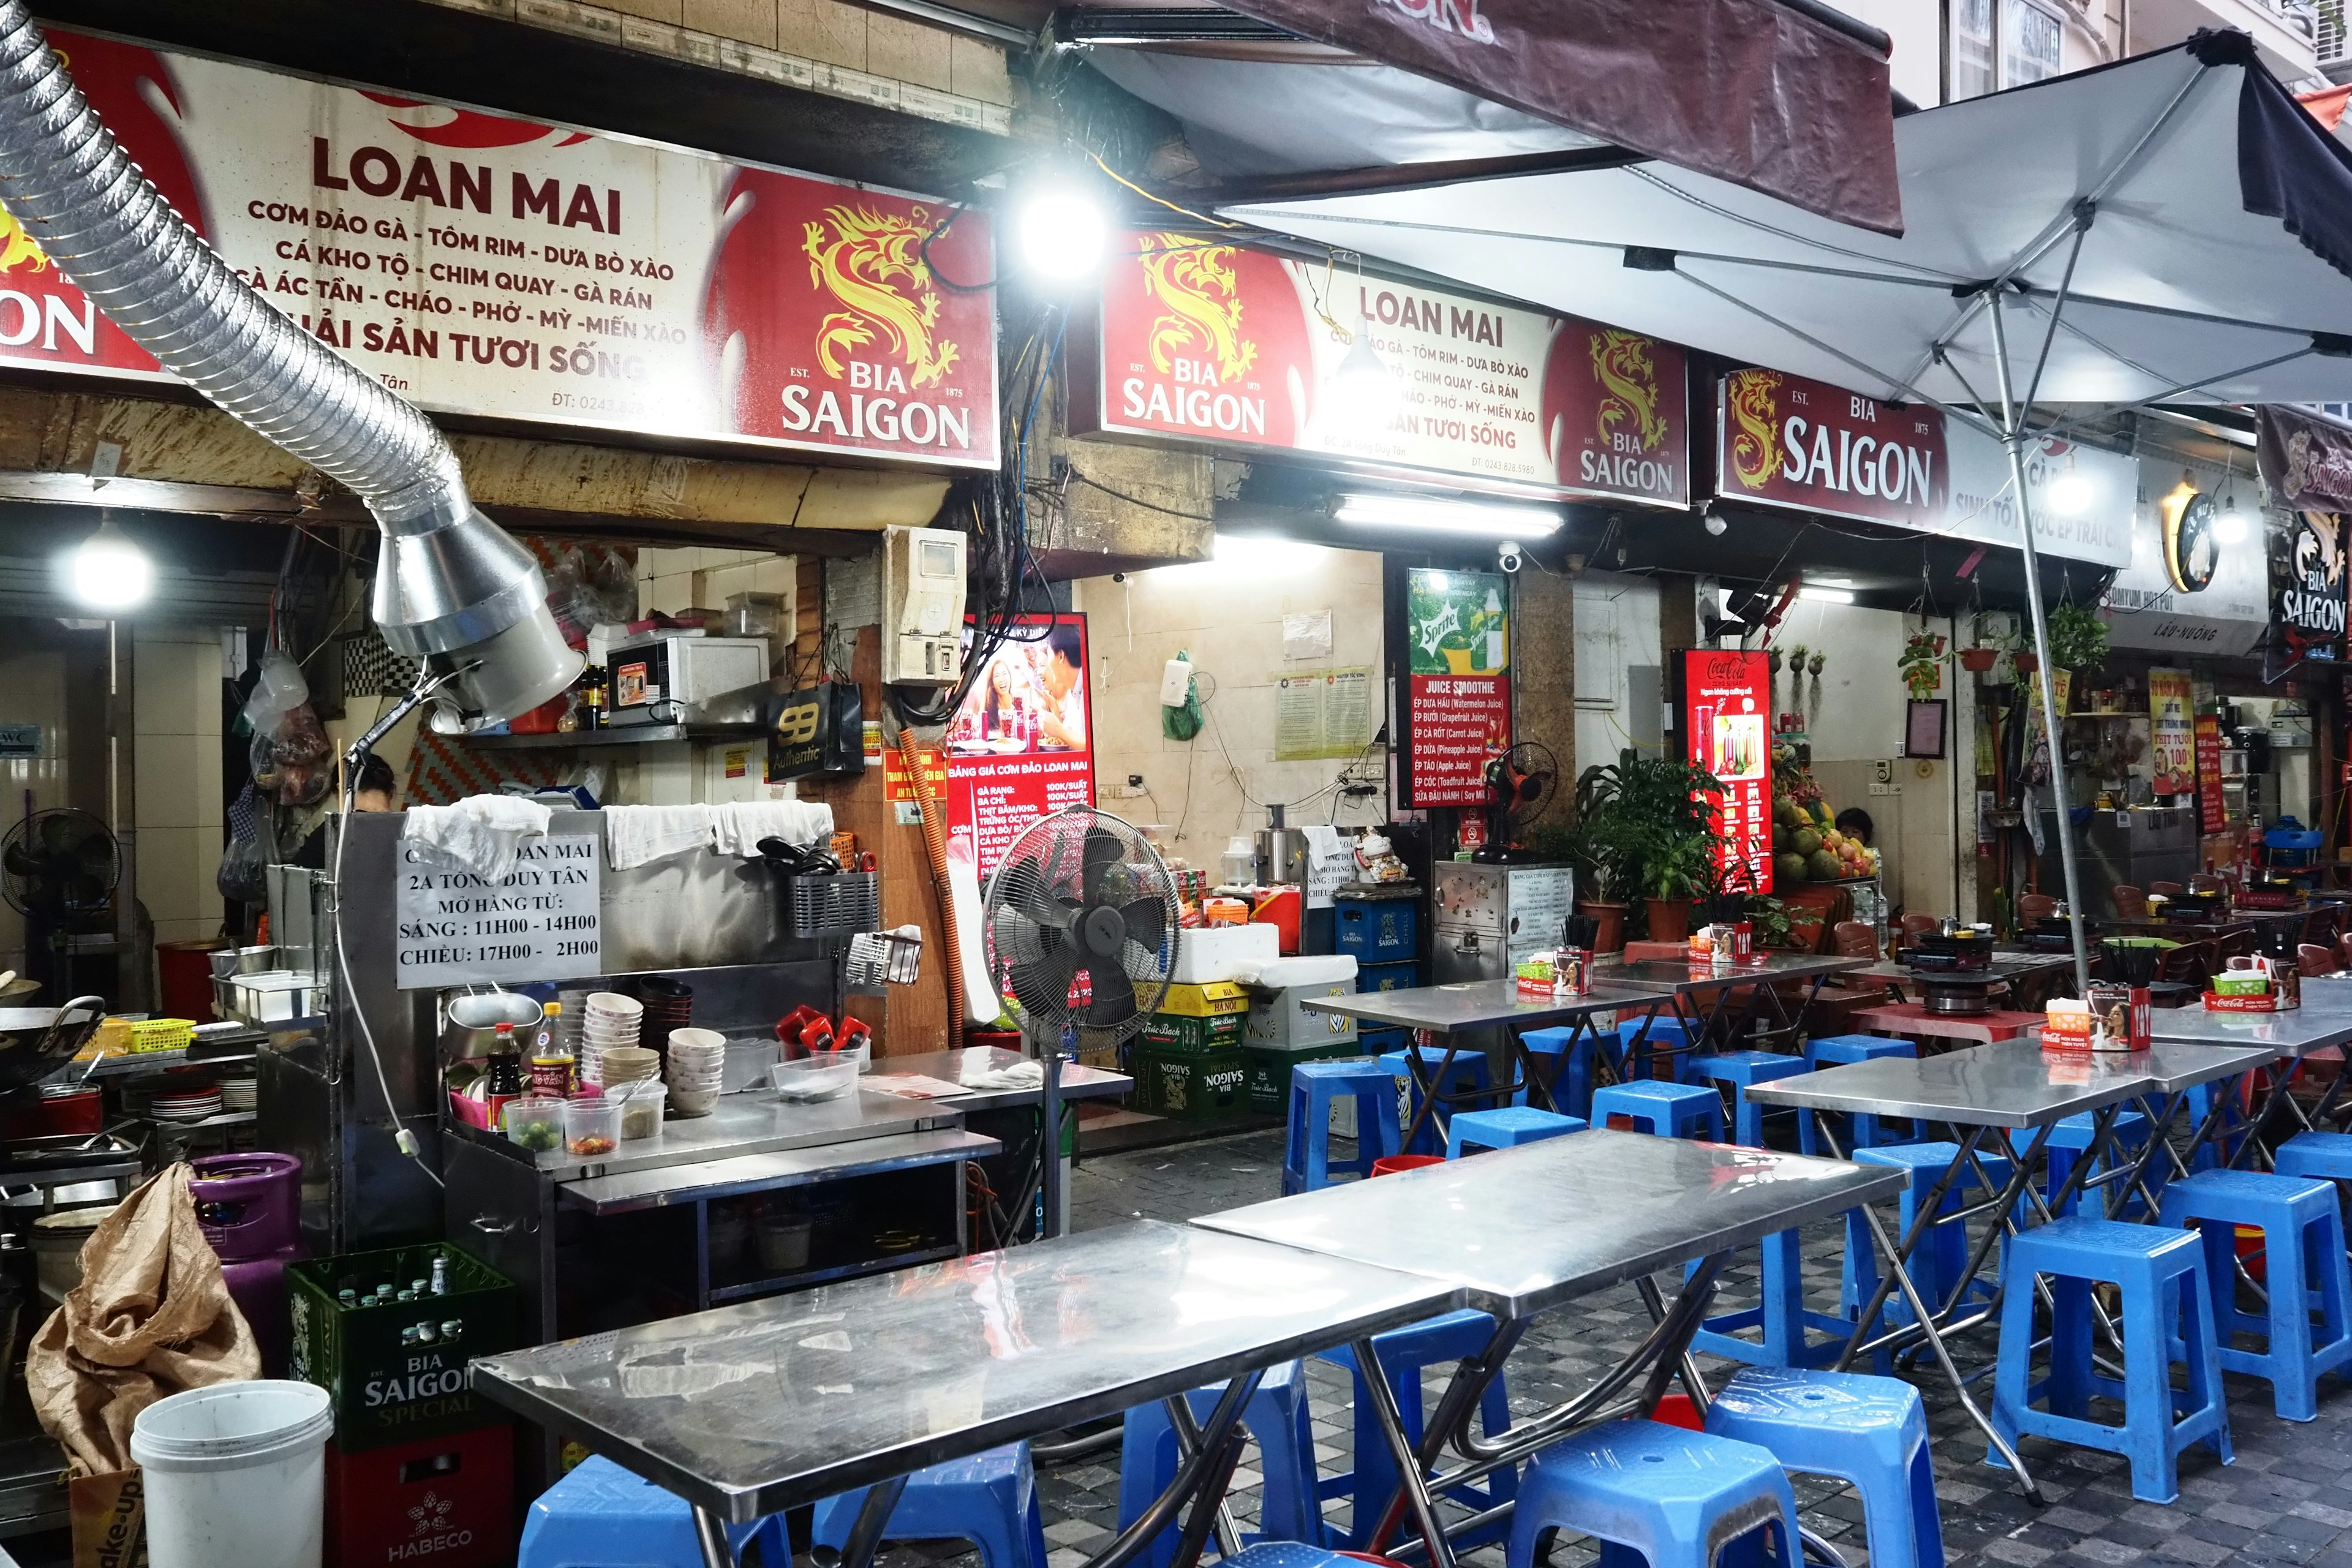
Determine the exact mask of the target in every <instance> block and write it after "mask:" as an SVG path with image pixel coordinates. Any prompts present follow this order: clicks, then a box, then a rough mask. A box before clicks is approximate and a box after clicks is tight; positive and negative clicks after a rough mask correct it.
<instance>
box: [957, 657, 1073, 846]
mask: <svg viewBox="0 0 2352 1568" xmlns="http://www.w3.org/2000/svg"><path fill="white" fill-rule="evenodd" d="M964 638H965V647H966V649H967V651H969V649H970V648H971V639H972V629H971V626H970V625H969V624H967V625H966V626H965V628H964ZM947 752H948V755H947V789H946V797H947V803H948V835H949V837H950V838H961V839H965V840H967V841H969V842H970V843H971V847H972V858H973V860H974V862H975V863H976V864H977V865H978V866H979V868H980V874H981V876H982V877H983V878H985V877H986V876H987V875H988V874H989V873H990V872H992V871H993V870H994V869H996V863H997V862H998V861H999V860H1001V859H1003V857H1004V852H1005V850H1007V849H1009V848H1011V847H1013V839H1014V838H1016V837H1019V836H1020V833H1021V830H1022V829H1023V828H1024V827H1026V826H1029V825H1030V824H1031V823H1033V822H1034V821H1036V820H1037V819H1038V818H1039V817H1041V816H1045V815H1047V814H1048V813H1051V812H1056V811H1059V810H1061V809H1062V808H1063V807H1064V806H1068V805H1093V804H1094V801H1095V763H1094V708H1093V703H1092V701H1091V700H1090V699H1089V697H1088V694H1087V618H1086V616H1081V615H1066V616H1044V615H1039V616H1021V617H1020V618H1019V620H1018V621H1017V622H1016V623H1015V624H1014V626H1013V632H1012V635H1011V636H1009V637H1006V638H1005V640H1004V642H1003V645H1002V646H1000V647H998V648H997V650H996V652H995V654H994V655H993V656H992V658H990V659H989V660H988V662H987V665H986V666H985V667H984V668H982V670H981V671H980V674H979V676H978V678H977V679H975V680H974V681H973V682H972V687H971V691H970V692H969V693H968V694H967V695H966V696H965V698H964V700H963V704H962V706H961V707H959V708H958V709H957V710H956V712H955V718H954V719H953V720H952V721H950V723H949V726H948V745H947Z"/></svg>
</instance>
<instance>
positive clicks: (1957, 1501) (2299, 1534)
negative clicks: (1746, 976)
mask: <svg viewBox="0 0 2352 1568" xmlns="http://www.w3.org/2000/svg"><path fill="white" fill-rule="evenodd" d="M1281 1164H1282V1145H1281V1137H1280V1134H1279V1133H1274V1132H1261V1133H1247V1134H1243V1135H1240V1136H1237V1137H1230V1138H1224V1139H1219V1140H1215V1141H1213V1142H1202V1143H1194V1144H1189V1145H1183V1146H1180V1147H1177V1148H1173V1149H1157V1150H1149V1151H1144V1152H1137V1153H1132V1154H1118V1155H1110V1156H1105V1157H1100V1158H1096V1159H1091V1160H1088V1161H1087V1163H1085V1164H1084V1165H1082V1166H1080V1167H1079V1170H1078V1173H1077V1175H1076V1180H1075V1181H1074V1183H1073V1184H1072V1189H1071V1201H1072V1205H1073V1223H1074V1225H1075V1226H1076V1227H1077V1228H1079V1229H1086V1228H1088V1227H1092V1226H1104V1225H1111V1224H1116V1223H1118V1221H1120V1220H1123V1219H1128V1218H1131V1217H1135V1216H1143V1217H1147V1218H1153V1219H1165V1220H1184V1219H1189V1218H1191V1217H1192V1216H1193V1215H1199V1214H1204V1213H1208V1212H1210V1211H1212V1210H1215V1209H1221V1208H1229V1207H1233V1206H1234V1205H1239V1204H1244V1203H1251V1202H1255V1201H1257V1200H1259V1199H1263V1198H1267V1197H1272V1196H1274V1195H1276V1193H1277V1192H1278V1190H1279V1183H1280V1173H1281ZM1842 1247H1843V1238H1842V1235H1841V1234H1840V1233H1839V1232H1837V1231H1835V1230H1834V1229H1830V1228H1824V1229H1823V1230H1822V1231H1821V1232H1820V1233H1819V1235H1817V1236H1809V1237H1808V1246H1807V1248H1806V1251H1807V1267H1808V1274H1809V1281H1810V1283H1811V1284H1812V1285H1813V1286H1814V1287H1815V1288H1816V1289H1822V1290H1824V1291H1826V1292H1828V1293H1830V1294H1832V1295H1833V1294H1834V1291H1835V1289H1836V1280H1837V1267H1838V1258H1839V1257H1840V1255H1841V1251H1842ZM1751 1258H1752V1255H1751ZM1753 1282H1754V1269H1753V1265H1752V1262H1751V1264H1750V1267H1749V1268H1748V1269H1747V1270H1746V1271H1744V1272H1743V1271H1741V1270H1738V1269H1735V1270H1733V1271H1732V1272H1731V1274H1730V1277H1729V1279H1728V1281H1727V1287H1726V1295H1727V1299H1728V1300H1732V1301H1734V1302H1737V1301H1738V1299H1739V1298H1740V1294H1741V1291H1742V1289H1743V1287H1745V1288H1748V1289H1752V1287H1753ZM1659 1283H1660V1286H1661V1288H1662V1289H1669V1290H1671V1289H1672V1285H1673V1282H1672V1281H1670V1280H1667V1279H1663V1278H1662V1279H1660V1281H1659ZM1821 1304H1822V1305H1823V1306H1827V1305H1828V1304H1829V1303H1827V1302H1822V1303H1821ZM1648 1326H1649V1319H1648V1316H1647V1314H1646V1313H1644V1312H1643V1309H1642V1305H1641V1302H1640V1300H1639V1299H1638V1298H1637V1297H1636V1296H1635V1294H1634V1292H1633V1288H1632V1287H1631V1286H1626V1287H1622V1288H1621V1289H1617V1290H1613V1291H1610V1292H1607V1293H1604V1294H1602V1295H1600V1296H1596V1297H1593V1298H1591V1299H1589V1300H1586V1301H1584V1302H1581V1303H1579V1304H1578V1305H1577V1306H1575V1307H1572V1308H1570V1309H1567V1310H1561V1311H1559V1312H1555V1313H1551V1314H1549V1315H1548V1316H1547V1317H1545V1318H1543V1319H1541V1320H1539V1321H1538V1324H1537V1326H1536V1328H1535V1330H1534V1331H1532V1332H1531V1333H1530V1334H1529V1335H1528V1338H1527V1340H1526V1341H1525V1342H1523V1343H1522V1344H1521V1346H1520V1348H1519V1350H1518V1352H1517V1353H1516V1354H1515V1355H1514V1356H1513V1357H1512V1359H1511V1362H1510V1363H1509V1372H1508V1381H1509V1388H1510V1394H1511V1404H1512V1407H1513V1409H1514V1410H1515V1411H1519V1412H1529V1411H1534V1410H1538V1409H1540V1408H1542V1407H1544V1406H1546V1405H1551V1404H1554V1403H1557V1402H1558V1401H1559V1400H1560V1399H1562V1398H1564V1397H1566V1396H1567V1394H1569V1393H1570V1392H1572V1391H1573V1390H1574V1389H1576V1388H1580V1387H1582V1386H1584V1385H1585V1384H1589V1383H1590V1382H1591V1380H1592V1379H1593V1377H1594V1376H1595V1375H1597V1374H1598V1373H1600V1372H1601V1370H1602V1369H1604V1368H1605V1367H1606V1366H1608V1365H1609V1364H1611V1363H1613V1362H1615V1361H1616V1360H1617V1359H1618V1358H1619V1357H1620V1356H1621V1355H1622V1354H1623V1353H1624V1352H1625V1351H1626V1350H1627V1349H1629V1348H1630V1347H1631V1346H1632V1345H1633V1343H1635V1342H1637V1341H1638V1340H1639V1339H1640V1338H1641V1336H1642V1335H1643V1332H1645V1331H1647V1328H1648ZM1970 1343H1971V1348H1972V1349H1974V1350H1976V1351H1977V1352H1978V1353H1977V1354H1976V1355H1975V1356H1973V1357H1972V1358H1967V1359H1964V1363H1963V1364H1964V1365H1976V1364H1979V1363H1982V1362H1983V1361H1984V1360H1985V1359H1986V1358H1987V1357H1988V1356H1989V1354H1990V1348H1991V1346H1990V1336H1989V1335H1987V1336H1982V1337H1979V1338H1978V1339H1976V1340H1974V1341H1972V1342H1970ZM1710 1368H1711V1370H1715V1371H1718V1372H1720V1371H1727V1370H1728V1363H1710ZM1309 1375H1310V1378H1311V1384H1310V1386H1311V1387H1312V1390H1313V1403H1314V1414H1315V1436H1316V1443H1317V1458H1318V1461H1319V1462H1321V1463H1322V1464H1323V1465H1325V1466H1326V1468H1327V1469H1328V1468H1336V1467H1343V1466H1344V1465H1345V1464H1346V1456H1347V1453H1348V1450H1349V1447H1350V1446H1351V1445H1350V1423H1351V1421H1352V1411H1351V1410H1350V1408H1349V1405H1350V1395H1349V1384H1348V1381H1347V1379H1346V1378H1345V1377H1344V1375H1339V1374H1337V1373H1335V1372H1334V1370H1333V1369H1331V1368H1328V1367H1322V1366H1315V1367H1312V1368H1311V1369H1310V1374H1309ZM1438 1381H1439V1376H1438V1374H1433V1377H1432V1397H1434V1388H1435V1385H1436V1384H1437V1382H1438ZM1940 1386H1941V1380H1940V1379H1937V1378H1933V1377H1927V1378H1923V1379H1922V1380H1921V1387H1922V1388H1923V1390H1924V1391H1925V1392H1926V1393H1927V1396H1928V1406H1929V1420H1930V1423H1931V1427H1932V1430H1933V1432H1934V1434H1935V1447H1936V1464H1937V1490H1938V1493H1939V1495H1940V1497H1941V1499H1942V1503H1943V1522H1944V1537H1945V1542H1946V1547H1947V1551H1948V1557H1949V1561H1950V1562H1951V1563H1953V1564H1954V1565H1955V1568H1960V1565H1962V1564H1967V1565H1969V1568H1976V1565H1977V1564H1979V1563H1987V1564H2000V1565H2003V1568H2042V1565H2043V1564H2049V1565H2050V1568H2089V1565H2095V1568H2123V1565H2125V1564H2128V1563H2135V1562H2137V1561H2139V1560H2141V1559H2142V1558H2146V1559H2147V1560H2148V1561H2149V1568H2166V1565H2168V1564H2173V1563H2189V1564H2193V1565H2195V1568H2214V1565H2215V1564H2219V1563H2226V1562H2231V1561H2243V1562H2249V1563H2313V1564H2316V1565H2318V1568H2352V1391H2339V1390H2337V1389H2336V1388H2335V1387H2334V1386H2333V1385H2331V1386H2330V1387H2329V1389H2328V1390H2327V1391H2326V1392H2324V1393H2323V1394H2322V1398H2321V1407H2320V1416H2319V1419H2318V1420H2317V1421H2315V1422H2313V1423H2311V1424H2308V1425H2303V1426H2296V1425H2292V1424H2289V1423H2286V1422H2283V1421H2280V1420H2278V1419H2277V1418H2276V1417H2275V1416H2274V1415H2273V1414H2272V1412H2271V1407H2270V1391H2269V1388H2268V1386H2267V1385H2266V1384H2257V1383H2254V1382H2252V1381H2251V1380H2248V1379H2242V1378H2237V1377H2232V1378H2231V1379H2230V1393H2231V1426H2232V1429H2233V1432H2234V1436H2235V1439H2236V1448H2237V1463H2236V1464H2234V1465H2231V1466H2228V1467H2223V1466H2221V1464H2220V1463H2218V1462H2217V1461H2216V1460H2215V1459H2214V1458H2212V1457H2211V1455H2210V1452H2209V1451H2208V1450H2206V1449H2204V1448H2202V1447H2200V1448H2199V1449H2197V1450H2195V1451H2194V1452H2193V1453H2192V1454H2191V1455H2189V1456H2188V1457H2186V1458H2184V1459H2183V1462H2182V1467H2181V1481H2180V1492H2181V1495H2180V1498H2179V1501H2177V1502H2175V1503H2173V1504H2171V1505H2169V1506H2168V1507H2155V1506H2151V1505H2148V1504H2144V1503H2137V1502H2135V1501H2133V1500H2132V1496H2131V1488H2130V1483H2129V1478H2128V1476H2127V1475H2126V1471H2125V1466H2124V1463H2123V1461H2122V1460H2121V1459H2119V1458H2111V1457H2109V1456H2106V1455H2103V1454H2093V1453H2089V1452H2086V1451H2084V1450H2080V1449H2074V1448H2068V1447H2059V1446H2055V1445H2050V1444H2044V1443H2040V1442H2029V1443H2028V1444H2027V1446H2026V1458H2027V1460H2028V1462H2029V1463H2030V1464H2032V1465H2033V1466H2034V1468H2035V1473H2036V1475H2037V1476H2038V1477H2039V1478H2040V1479H2041V1481H2042V1489H2043V1491H2044V1492H2045V1494H2046V1495H2047V1496H2048V1497H2049V1499H2050V1500H2051V1506H2049V1507H2047V1508H2042V1509H2038V1510H2037V1509H2035V1508H2033V1507H2032V1505H2030V1504H2028V1503H2027V1502H2026V1501H2025V1500H2023V1499H2022V1498H2021V1497H2019V1496H2018V1495H2017V1494H2016V1491H2015V1489H2014V1488H2013V1486H2011V1485H2009V1484H2007V1479H2006V1474H2005V1472H2002V1471H1999V1470H1993V1469H1989V1468H1986V1467H1985V1465H1984V1463H1983V1458H1984V1452H1985V1448H1984V1442H1983V1439H1982V1438H1981V1436H1979V1435H1978V1434H1977V1431H1976V1428H1975V1427H1974V1426H1972V1425H1970V1424H1969V1420H1968V1418H1967V1416H1966V1415H1964V1414H1962V1413H1961V1411H1960V1409H1959V1407H1958V1404H1957V1402H1955V1401H1954V1400H1953V1399H1952V1398H1951V1397H1950V1396H1949V1394H1948V1393H1947V1394H1944V1395H1943V1396H1942V1397H1940V1398H1939V1397H1937V1390H1938V1388H1940ZM1981 1386H1982V1385H1981V1384H1979V1387H1981ZM1251 1463H1252V1461H1251V1460H1248V1459H1245V1460H1244V1469H1243V1471H1242V1472H1241V1474H1240V1475H1239V1477H1238V1478H1237V1479H1236V1483H1235V1487H1236V1490H1235V1497H1234V1512H1235V1514H1236V1515H1237V1516H1238V1517H1240V1518H1241V1519H1242V1520H1243V1521H1244V1524H1246V1522H1247V1521H1248V1520H1249V1518H1251V1517H1252V1516H1253V1515H1254V1514H1255V1490H1254V1489H1255V1485H1256V1479H1257V1478H1256V1475H1255V1470H1254V1469H1253V1468H1250V1467H1251ZM1040 1481H1041V1485H1042V1488H1043V1491H1044V1495H1045V1509H1046V1534H1047V1537H1048V1539H1049V1544H1050V1547H1051V1550H1052V1563H1051V1564H1050V1568H1076V1564H1077V1563H1080V1562H1082V1561H1083V1560H1084V1558H1085V1556H1086V1555H1087V1553H1088V1552H1091V1551H1094V1550H1097V1549H1098V1548H1099V1547H1100V1546H1102V1545H1103V1544H1104V1543H1105V1542H1108V1539H1109V1532H1110V1531H1111V1529H1112V1526H1113V1523H1114V1521H1115V1518H1116V1515H1117V1511H1118V1453H1117V1450H1116V1449H1115V1448H1114V1449H1113V1450H1111V1451H1110V1452H1108V1453H1105V1454H1099V1455H1095V1456H1091V1457H1087V1458H1079V1459H1076V1460H1073V1461H1070V1462H1068V1463H1065V1464H1061V1465H1056V1466H1048V1467H1045V1468H1042V1469H1041V1472H1040ZM1797 1497H1798V1501H1799V1504H1800V1506H1801V1513H1802V1517H1803V1520H1804V1522H1805V1523H1806V1524H1807V1525H1808V1526H1809V1527H1810V1528H1811V1529H1812V1530H1813V1531H1816V1532H1817V1533H1819V1534H1820V1535H1822V1536H1823V1537H1825V1538H1826V1539H1828V1540H1830V1541H1831V1542H1833V1543H1834V1544H1835V1546H1836V1547H1837V1549H1838V1551H1839V1552H1841V1553H1842V1554H1843V1556H1844V1557H1845V1558H1846V1560H1847V1561H1848V1562H1849V1563H1853V1564H1854V1565H1855V1568H1862V1565H1863V1564H1864V1563H1866V1561H1867V1555H1866V1553H1865V1552H1864V1549H1863V1541H1862V1528H1861V1513H1860V1510H1859V1509H1858V1507H1856V1506H1855V1505H1854V1503H1853V1500H1852V1498H1851V1497H1850V1496H1848V1495H1846V1493H1845V1492H1844V1491H1843V1489H1842V1488H1839V1487H1836V1486H1833V1485H1827V1484H1822V1483H1817V1482H1801V1483H1800V1484H1799V1486H1798V1488H1797ZM1326 1517H1327V1518H1337V1519H1341V1520H1344V1519H1345V1518H1346V1511H1345V1504H1344V1503H1339V1504H1336V1505H1327V1509H1326ZM893 1555H894V1556H898V1555H900V1554H899V1553H893ZM908 1555H911V1554H908ZM1590 1556H1591V1552H1590V1550H1589V1548H1587V1547H1586V1546H1585V1545H1584V1544H1583V1543H1564V1544H1563V1545H1562V1546H1561V1547H1560V1548H1559V1551H1558V1552H1556V1554H1555V1561H1556V1562H1559V1563H1565V1564H1576V1563H1581V1562H1583V1561H1584V1560H1586V1559H1588V1558H1589V1557H1590ZM1466 1562H1467V1563H1470V1564H1472V1565H1473V1568H1500V1563H1501V1552H1500V1551H1499V1549H1496V1548H1488V1549H1485V1550H1482V1551H1480V1552H1474V1553H1471V1554H1469V1556H1468V1557H1467V1559H1466Z"/></svg>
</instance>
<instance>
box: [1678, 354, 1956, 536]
mask: <svg viewBox="0 0 2352 1568" xmlns="http://www.w3.org/2000/svg"><path fill="white" fill-rule="evenodd" d="M1716 463H1717V480H1716V492H1717V494H1718V495H1722V496H1725V497H1727V498H1729V499H1732V500H1743V501H1750V502H1753V503H1755V504H1757V505H1759V506H1781V507H1791V508H1795V509H1798V510H1804V511H1817V512H1821V513H1823V514H1824V515H1826V516H1830V517H1850V518H1855V519H1859V520H1861V521H1865V522H1890V523H1895V524H1899V525H1900V526H1902V527H1905V528H1916V529H1934V528H1938V527H1940V526H1942V524H1943V522H1944V521H1945V513H1946V510H1947V500H1948V495H1949V492H1950V489H1951V478H1950V473H1949V468H1948V464H1947V462H1946V460H1945V449H1944V416H1943V415H1942V414H1940V413H1938V412H1937V410H1935V409H1933V408H1929V407H1926V406H1924V405H1913V406H1898V405H1895V404H1892V403H1881V402H1879V401H1878V400H1877V399H1876V398H1873V397H1864V396H1863V395H1860V394H1859V393H1853V392H1847V391H1845V390H1844V389H1843V388H1842V387H1835V386H1831V385H1829V384H1826V383H1823V382H1818V381H1808V380H1806V379H1805V378H1804V377H1802V376H1797V375H1786V374H1782V373H1780V371H1777V370H1737V371H1733V372H1732V373H1731V374H1728V375H1727V376H1725V377H1724V378H1723V396H1722V399H1721V401H1720V403H1719V405H1718V412H1717V419H1716Z"/></svg>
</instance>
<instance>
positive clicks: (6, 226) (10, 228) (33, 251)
mask: <svg viewBox="0 0 2352 1568" xmlns="http://www.w3.org/2000/svg"><path fill="white" fill-rule="evenodd" d="M27 262H29V263H30V264H31V265H32V269H33V270H34V271H36V272H46V271H47V270H48V268H49V258H47V256H46V255H44V254H42V251H41V247H39V246H37V245H36V244H34V243H33V237H32V236H31V235H29V234H26V232H25V230H24V228H23V226H21V225H19V224H18V223H17V222H16V219H15V218H14V217H12V216H9V215H8V213H6V212H5V211H0V275H5V274H7V273H10V272H14V271H16V268H18V267H19V266H21V265H24V264H26V263H27Z"/></svg>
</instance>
